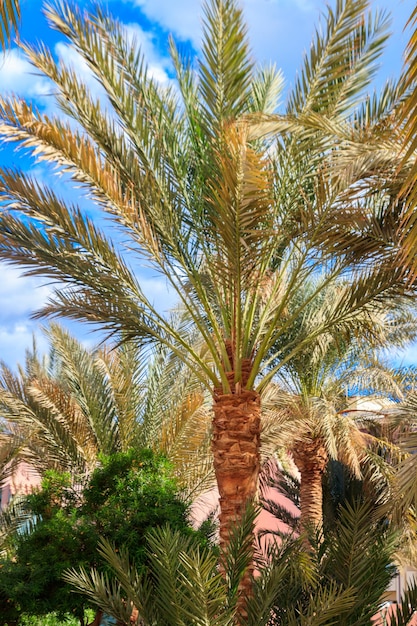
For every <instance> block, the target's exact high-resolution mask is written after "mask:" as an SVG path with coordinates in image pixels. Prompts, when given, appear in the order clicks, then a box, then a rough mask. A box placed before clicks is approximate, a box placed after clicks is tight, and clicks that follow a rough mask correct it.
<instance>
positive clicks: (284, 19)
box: [0, 0, 417, 366]
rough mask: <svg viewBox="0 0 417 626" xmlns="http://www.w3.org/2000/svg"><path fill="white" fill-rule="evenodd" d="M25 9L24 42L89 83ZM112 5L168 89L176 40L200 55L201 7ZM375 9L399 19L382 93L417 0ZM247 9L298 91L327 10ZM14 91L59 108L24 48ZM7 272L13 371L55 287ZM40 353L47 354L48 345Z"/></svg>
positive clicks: (61, 185) (167, 300) (34, 2)
mask: <svg viewBox="0 0 417 626" xmlns="http://www.w3.org/2000/svg"><path fill="white" fill-rule="evenodd" d="M334 1H335V0H333V2H331V4H334ZM21 3H22V18H23V21H22V38H23V39H24V40H27V41H30V42H36V41H37V40H41V41H44V42H45V43H46V44H47V45H48V46H50V47H51V49H52V50H53V51H54V53H55V54H56V55H57V57H63V58H65V59H66V60H68V59H71V62H72V63H73V64H74V66H75V67H76V68H77V71H78V72H80V73H84V74H85V75H86V76H87V74H86V68H85V66H84V65H83V64H82V63H80V61H79V59H78V58H77V56H76V55H75V54H74V53H72V52H71V50H69V49H68V46H67V45H66V43H65V42H64V40H63V38H62V37H60V36H58V35H57V33H56V32H54V31H52V30H50V29H49V27H48V26H47V24H46V21H45V19H44V17H43V15H42V13H41V6H42V2H41V1H40V0H21ZM77 4H79V5H81V6H87V4H88V3H87V2H86V1H83V0H79V1H78V3H77ZM108 5H109V8H110V10H111V11H112V12H113V13H114V14H115V15H116V16H118V18H119V19H120V21H121V22H123V23H124V24H125V25H126V28H127V31H128V32H129V33H133V34H135V36H136V38H137V39H138V41H139V42H140V44H141V46H142V48H143V50H144V52H145V54H146V57H147V59H148V62H149V65H150V69H151V71H152V73H153V74H154V76H155V77H156V78H157V79H158V80H160V81H162V82H164V81H167V80H169V78H170V64H169V59H168V55H167V40H168V35H169V34H172V35H173V36H174V38H175V39H176V41H177V42H178V43H182V44H183V45H184V46H187V47H189V48H190V49H192V50H194V51H196V52H198V48H199V42H200V35H201V8H200V1H199V0H108ZM371 6H372V8H373V9H377V10H381V11H388V12H390V13H391V16H392V24H391V32H392V36H391V38H390V40H389V41H388V43H387V47H386V51H385V53H384V55H383V57H382V59H381V68H380V72H379V74H378V78H377V79H376V81H375V87H376V88H379V87H381V86H382V85H383V84H384V82H385V81H386V80H387V79H389V78H390V77H393V76H397V75H398V74H399V73H400V71H401V67H402V55H403V51H404V48H405V44H406V41H407V35H406V34H405V33H404V32H403V29H404V26H405V24H406V21H407V18H408V17H409V15H410V14H411V11H412V9H413V8H414V0H371ZM242 7H243V9H244V14H245V18H246V21H247V24H248V28H249V37H250V40H251V44H252V50H253V55H254V57H255V59H256V60H257V61H259V62H261V63H269V62H271V61H272V62H274V63H275V64H276V66H277V67H279V68H281V69H282V71H283V74H284V78H285V83H286V85H287V86H288V85H291V83H293V81H294V78H295V76H296V71H297V68H299V67H300V65H301V61H302V56H303V53H304V51H305V50H306V49H308V47H309V44H310V41H311V38H312V35H313V31H314V28H315V26H316V25H317V24H318V22H319V16H320V14H321V13H322V12H323V11H324V10H325V7H326V3H325V2H324V1H323V0H243V1H242ZM10 92H14V93H16V94H17V95H20V96H23V97H25V98H29V99H31V100H34V101H35V102H36V103H37V104H39V105H40V106H41V107H42V108H45V109H47V110H48V109H50V108H51V110H52V108H53V100H52V98H51V97H50V96H49V95H48V94H49V85H48V83H47V81H46V80H45V79H43V78H41V77H39V76H37V75H35V74H34V72H33V68H32V67H31V66H30V65H29V64H28V62H27V61H26V60H25V58H24V56H23V54H22V53H21V51H20V50H19V49H18V48H17V47H16V46H13V47H12V49H11V50H10V51H9V52H8V53H7V54H6V55H5V56H4V58H3V59H1V58H0V93H2V94H4V93H10ZM0 164H1V165H2V166H4V165H7V166H10V165H19V166H21V167H23V168H25V169H30V170H31V173H32V174H35V175H36V176H37V177H38V178H39V179H43V178H44V177H46V176H47V174H46V171H45V169H44V168H43V167H42V166H41V165H34V164H32V163H29V161H28V160H27V159H21V157H20V156H19V155H18V154H16V153H15V152H13V151H12V150H11V149H10V148H6V147H4V146H0ZM54 189H55V191H57V192H58V193H60V192H62V193H67V190H68V183H67V181H65V180H63V179H55V180H54ZM0 272H1V274H0V276H1V280H0V359H2V360H4V361H6V363H8V364H10V365H12V366H13V365H14V364H15V363H16V361H22V360H23V357H24V351H25V349H26V348H27V347H29V346H30V345H31V341H32V332H33V331H35V332H38V329H39V326H40V324H39V323H38V322H34V321H33V320H31V319H30V315H31V313H32V312H33V311H34V310H36V309H37V308H40V307H41V306H42V303H43V302H44V301H45V300H46V298H47V296H48V292H49V288H48V286H46V285H43V286H42V285H41V286H40V281H39V280H35V279H28V278H20V277H19V271H17V270H16V269H12V268H10V267H9V266H6V265H2V266H1V268H0ZM142 282H143V283H144V284H145V285H146V290H147V293H148V295H149V296H150V297H151V299H153V300H154V301H155V303H157V305H158V307H159V308H161V309H168V308H169V306H171V305H172V304H173V299H172V296H170V294H169V293H168V292H167V291H166V287H165V284H164V283H163V281H161V280H160V279H158V278H157V277H153V276H150V275H149V274H147V273H145V272H144V273H143V280H142ZM72 328H73V329H74V328H77V333H78V334H79V335H80V336H82V337H83V338H84V340H85V341H87V342H89V343H94V342H95V341H96V335H94V334H91V333H87V332H85V331H81V330H79V326H77V327H75V326H72ZM40 347H41V348H44V347H45V344H44V343H43V342H42V340H40ZM399 358H400V359H401V360H402V361H403V362H404V363H407V364H411V363H414V364H416V365H417V347H416V346H412V347H410V349H408V350H407V351H406V352H405V353H404V354H403V355H401V356H400V357H399Z"/></svg>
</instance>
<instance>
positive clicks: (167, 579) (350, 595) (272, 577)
mask: <svg viewBox="0 0 417 626" xmlns="http://www.w3.org/2000/svg"><path fill="white" fill-rule="evenodd" d="M373 518H374V511H373V509H372V506H370V505H369V504H364V503H362V504H361V505H358V504H356V505H354V506H352V507H346V508H344V510H342V511H341V514H340V519H339V520H338V522H337V524H336V527H335V528H334V529H333V530H332V531H331V532H329V534H328V536H327V537H326V538H325V539H324V541H322V540H321V541H320V548H319V546H318V544H317V545H316V547H317V551H316V552H315V555H314V556H313V554H312V553H306V552H305V551H304V548H303V542H302V540H301V539H299V538H298V539H290V538H287V539H286V540H284V541H283V542H280V543H279V544H276V545H274V546H273V547H272V548H271V551H270V553H269V554H268V555H267V556H265V555H264V556H263V557H261V555H259V562H258V567H259V572H258V576H257V577H256V578H255V579H254V581H253V594H252V596H251V597H250V598H249V599H248V603H247V607H246V609H247V612H246V614H245V617H244V620H243V621H242V619H241V617H239V615H238V614H237V607H238V604H239V602H238V593H237V590H238V588H239V579H240V578H242V576H243V575H244V571H245V568H246V565H247V563H248V562H249V561H250V559H251V558H252V550H251V516H250V515H246V516H245V518H244V525H243V527H241V528H240V529H239V530H237V529H235V530H234V533H233V536H232V540H231V542H230V545H229V549H228V552H227V554H223V556H222V557H221V558H222V560H223V563H224V567H225V577H224V578H223V577H222V576H221V575H220V574H219V571H218V567H217V558H216V557H215V556H214V555H213V554H212V553H211V552H210V551H209V550H206V551H202V550H201V548H199V547H198V546H197V545H195V543H194V544H193V541H192V540H190V539H189V538H184V537H181V536H180V535H179V534H178V533H176V532H172V531H170V530H169V528H162V529H155V530H154V531H152V532H151V533H150V534H149V536H148V541H149V545H148V558H149V567H148V570H147V571H146V572H144V573H142V574H139V573H138V572H137V571H136V569H135V567H134V564H132V563H131V562H130V561H129V557H128V554H127V553H125V552H123V551H120V552H119V551H115V549H114V547H112V546H111V545H109V544H108V543H103V545H102V548H101V553H102V555H103V557H104V559H105V560H106V561H107V563H108V565H109V566H110V569H111V570H112V575H110V576H109V575H106V574H102V573H99V572H98V571H97V570H94V569H93V570H91V571H90V572H87V571H86V570H85V569H82V570H72V571H70V572H68V573H67V574H66V575H65V579H66V580H67V581H69V582H70V583H72V584H73V585H74V587H75V588H76V589H77V591H81V592H82V593H84V594H86V595H87V596H88V597H89V598H90V600H92V601H93V602H94V603H96V604H97V605H98V606H100V607H102V608H103V610H104V611H106V612H107V613H109V614H110V615H113V616H115V617H116V618H117V619H118V620H120V622H121V623H122V624H128V623H129V621H130V618H131V615H132V612H133V615H134V618H135V619H136V624H142V625H144V626H148V625H158V626H165V625H166V626H177V625H178V626H188V625H190V626H191V625H192V624H207V625H210V626H213V625H216V626H229V625H230V626H232V625H233V624H242V625H243V624H245V625H248V626H266V625H267V624H268V625H271V626H273V625H276V626H299V625H300V624H305V625H306V626H307V625H309V626H324V625H330V624H335V623H337V624H339V625H340V626H354V625H356V626H359V624H368V623H370V622H371V619H372V618H373V616H374V615H375V614H377V613H378V610H379V607H380V603H381V596H382V594H383V593H384V591H385V589H386V587H387V585H388V583H389V581H390V578H391V577H392V576H393V575H394V571H395V570H394V568H393V567H391V566H390V559H391V556H392V551H393V549H394V547H395V539H394V536H393V535H392V534H391V533H390V531H389V530H387V528H386V526H385V525H384V524H381V523H378V520H377V518H374V519H375V520H376V521H374V522H371V521H370V520H371V519H373ZM311 541H312V542H313V543H314V542H317V538H314V537H311ZM407 603H408V604H406V603H405V602H404V605H403V607H402V611H401V612H400V615H401V616H402V618H404V619H405V620H407V619H409V617H410V616H411V615H412V614H413V612H414V610H415V608H416V605H417V592H416V589H413V590H412V591H411V592H410V593H409V595H408V597H407ZM133 607H135V609H136V610H133ZM399 623H401V624H402V623H406V621H405V622H401V621H400V622H399Z"/></svg>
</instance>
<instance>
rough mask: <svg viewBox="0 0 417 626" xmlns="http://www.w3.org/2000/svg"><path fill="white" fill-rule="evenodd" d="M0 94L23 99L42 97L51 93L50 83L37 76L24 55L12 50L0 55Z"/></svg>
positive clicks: (14, 49)
mask: <svg viewBox="0 0 417 626" xmlns="http://www.w3.org/2000/svg"><path fill="white" fill-rule="evenodd" d="M0 92H1V93H2V94H6V93H13V94H16V95H18V96H22V97H24V98H33V97H35V98H36V97H42V96H47V95H48V94H50V93H51V82H50V81H49V80H48V79H46V78H44V77H42V76H39V75H38V74H37V73H36V69H35V68H34V67H33V65H31V63H29V61H28V60H27V59H26V58H25V56H24V54H23V53H22V52H21V51H20V50H18V49H16V48H13V49H11V50H9V51H8V52H6V53H5V54H3V55H0Z"/></svg>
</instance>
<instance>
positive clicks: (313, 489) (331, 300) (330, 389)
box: [264, 281, 417, 530]
mask: <svg viewBox="0 0 417 626" xmlns="http://www.w3.org/2000/svg"><path fill="white" fill-rule="evenodd" d="M303 289H304V290H305V291H312V290H313V289H314V287H313V285H309V284H306V285H304V287H303ZM349 289H350V286H349V285H348V284H346V283H345V282H344V281H337V282H335V283H333V284H331V285H328V286H327V287H326V288H325V289H323V290H322V292H321V293H320V294H319V296H318V297H317V298H315V299H314V300H312V301H311V302H310V303H309V306H308V307H306V309H305V311H304V313H303V316H302V317H301V318H299V319H297V320H295V322H294V324H293V327H292V328H291V332H292V333H296V334H297V336H298V337H299V338H300V340H302V338H303V337H305V336H306V335H307V334H308V333H309V332H311V329H312V328H314V327H315V326H316V325H317V324H320V323H321V322H322V320H323V319H326V318H327V317H329V316H330V317H331V316H332V315H333V307H334V306H335V303H337V301H338V300H339V299H340V300H344V299H346V298H347V296H348V292H349ZM287 314H291V310H290V308H289V310H288V312H287ZM416 334H417V325H416V319H415V317H414V315H413V309H412V308H411V307H410V303H408V302H407V301H403V302H402V303H401V301H399V300H397V301H395V302H392V303H391V305H390V304H389V303H387V302H385V303H384V304H383V305H381V304H378V303H376V302H375V303H374V306H373V307H368V309H367V310H366V311H360V312H357V313H356V315H355V333H354V334H352V333H349V332H348V333H346V332H345V329H344V327H343V325H339V326H338V327H337V329H333V330H331V331H330V332H328V333H323V334H322V335H321V336H320V337H318V339H317V340H316V341H312V342H310V343H309V344H308V346H306V347H305V348H304V349H303V351H302V352H300V353H299V354H297V355H295V356H293V357H292V358H291V359H290V360H289V361H288V362H287V363H286V364H285V365H284V366H283V367H282V368H281V370H280V372H279V373H278V374H277V376H276V379H275V381H274V384H273V385H272V386H270V388H269V389H268V392H267V393H266V394H265V398H264V406H265V411H266V414H265V422H266V423H267V429H266V436H268V435H269V439H270V442H269V446H268V447H269V448H271V452H272V448H273V446H274V445H277V446H278V447H279V448H281V449H282V448H285V449H286V450H287V451H289V452H290V454H291V455H292V457H293V460H294V462H295V464H296V466H297V468H298V470H299V472H300V496H299V497H300V512H301V515H300V524H301V528H302V529H304V530H306V528H307V527H308V526H309V525H310V524H312V525H313V526H316V527H317V526H318V527H319V528H321V527H322V524H323V506H322V503H323V496H322V478H323V475H324V473H325V471H326V468H327V465H328V462H329V461H330V460H338V461H341V462H343V463H344V465H345V466H346V467H348V468H349V470H350V471H351V472H352V475H353V476H356V477H357V478H361V477H362V471H363V470H364V465H365V463H366V462H368V464H369V462H370V458H371V452H369V453H368V452H367V448H370V449H372V448H374V449H376V448H377V447H379V446H381V445H382V446H383V445H387V444H384V443H381V439H379V438H378V437H377V436H376V431H375V436H374V437H371V433H370V428H371V423H372V420H373V419H374V418H376V419H377V422H378V420H379V421H380V419H379V418H381V419H382V418H383V417H384V415H383V414H381V415H379V414H377V410H376V409H375V411H374V412H371V411H369V412H366V411H365V410H363V411H362V412H361V410H360V407H357V396H358V395H359V396H360V395H361V393H364V394H366V398H365V399H366V400H372V399H373V398H374V397H375V395H372V394H376V395H377V397H378V398H379V399H380V398H381V397H385V398H390V399H391V400H392V399H393V398H396V399H397V400H403V399H404V397H405V395H406V389H405V387H406V386H409V384H410V380H409V379H408V378H407V377H405V379H406V380H405V383H404V381H403V379H404V376H401V374H400V373H399V372H397V371H395V370H392V369H390V368H389V367H388V366H387V365H386V364H384V363H383V362H382V361H381V358H378V351H381V350H382V349H385V350H388V349H391V350H395V349H396V348H401V347H403V346H404V345H406V344H407V343H408V342H410V341H412V340H413V339H414V338H415V337H416ZM352 396H353V397H352ZM408 422H410V420H408ZM384 425H385V428H386V430H387V429H388V424H387V420H386V419H385V420H384ZM408 425H409V426H410V423H409V424H408ZM400 426H401V424H400V421H399V420H397V423H396V428H397V430H398V428H399V427H400ZM392 429H394V427H393V428H392ZM365 431H366V434H365ZM398 454H399V451H398ZM374 473H375V472H374ZM375 474H376V473H375Z"/></svg>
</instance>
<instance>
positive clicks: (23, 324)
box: [0, 264, 50, 367]
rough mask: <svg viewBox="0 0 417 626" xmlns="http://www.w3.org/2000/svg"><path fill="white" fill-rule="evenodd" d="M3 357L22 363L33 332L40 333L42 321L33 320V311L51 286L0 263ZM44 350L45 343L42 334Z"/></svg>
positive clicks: (0, 346)
mask: <svg viewBox="0 0 417 626" xmlns="http://www.w3.org/2000/svg"><path fill="white" fill-rule="evenodd" d="M0 272H1V279H0V311H1V318H0V359H1V360H2V361H5V362H6V363H7V364H8V365H10V366H11V367H14V366H15V364H16V363H17V362H20V363H21V362H23V360H24V356H25V351H26V349H27V348H30V347H31V345H32V335H33V333H34V332H35V333H36V335H37V337H38V335H39V326H40V325H39V323H38V322H35V321H34V320H31V319H30V315H31V313H33V312H34V311H36V310H37V309H39V308H41V307H42V306H43V305H44V304H45V302H46V300H47V298H48V295H49V294H50V288H49V287H47V286H45V285H43V284H42V281H41V280H40V279H37V278H33V277H31V278H29V277H22V276H21V272H20V271H19V270H17V269H15V268H11V267H8V266H7V265H4V264H2V265H1V266H0ZM38 346H39V349H40V352H41V353H42V352H43V351H44V350H45V348H46V342H45V339H44V338H43V337H41V336H40V335H39V341H38Z"/></svg>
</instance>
